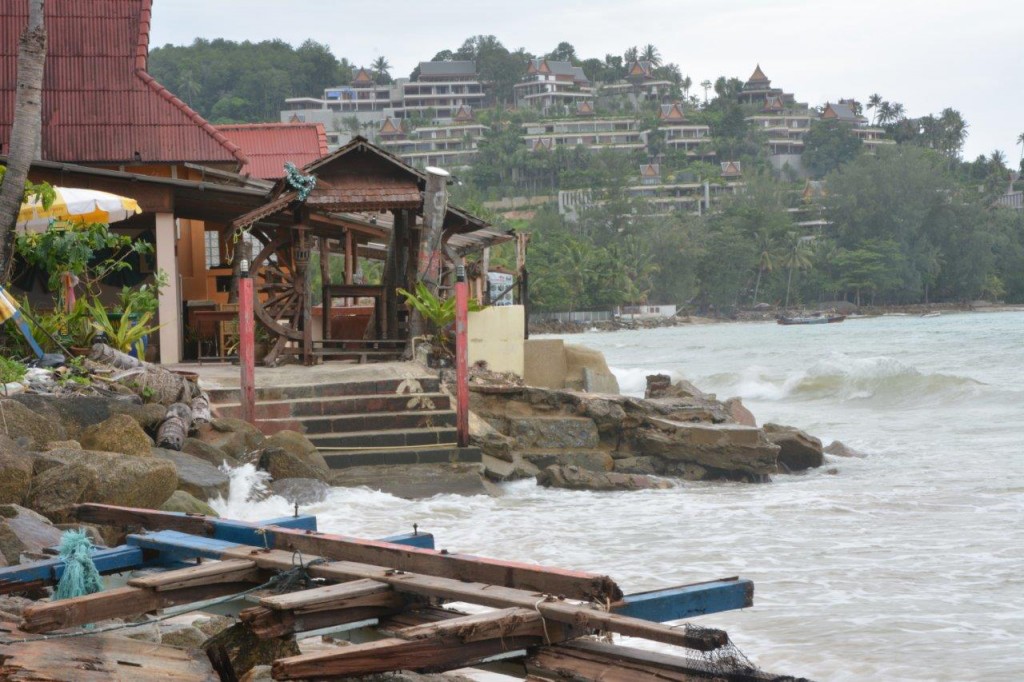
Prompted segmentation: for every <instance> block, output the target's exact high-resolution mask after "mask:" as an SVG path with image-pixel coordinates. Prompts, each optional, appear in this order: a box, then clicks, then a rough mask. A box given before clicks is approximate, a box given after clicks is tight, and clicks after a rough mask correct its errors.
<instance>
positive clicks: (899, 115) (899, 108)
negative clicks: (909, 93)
mask: <svg viewBox="0 0 1024 682" xmlns="http://www.w3.org/2000/svg"><path fill="white" fill-rule="evenodd" d="M905 113H906V110H905V109H904V108H903V105H902V104H900V103H899V102H893V103H892V120H893V121H894V122H899V121H902V120H903V119H904V118H906V116H905V115H904V114H905Z"/></svg>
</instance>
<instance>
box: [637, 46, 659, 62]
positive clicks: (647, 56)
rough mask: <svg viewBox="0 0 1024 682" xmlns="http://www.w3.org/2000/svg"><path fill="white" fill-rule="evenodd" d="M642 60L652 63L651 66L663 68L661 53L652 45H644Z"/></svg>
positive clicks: (641, 54) (641, 53)
mask: <svg viewBox="0 0 1024 682" xmlns="http://www.w3.org/2000/svg"><path fill="white" fill-rule="evenodd" d="M640 59H642V60H644V61H645V62H650V63H651V66H661V52H659V51H658V48H656V47H655V46H654V45H652V44H651V43H647V44H646V45H644V49H643V50H642V51H641V52H640Z"/></svg>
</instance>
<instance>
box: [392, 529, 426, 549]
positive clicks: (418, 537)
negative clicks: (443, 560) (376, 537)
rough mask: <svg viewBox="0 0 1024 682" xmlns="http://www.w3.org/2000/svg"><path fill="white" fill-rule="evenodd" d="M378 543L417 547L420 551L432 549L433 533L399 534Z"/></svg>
mask: <svg viewBox="0 0 1024 682" xmlns="http://www.w3.org/2000/svg"><path fill="white" fill-rule="evenodd" d="M380 541H381V542H390V543H392V544H395V545H407V546H409V547H419V548H420V549H434V534H433V533H420V532H416V533H399V534H398V535H389V536H387V537H386V538H381V539H380Z"/></svg>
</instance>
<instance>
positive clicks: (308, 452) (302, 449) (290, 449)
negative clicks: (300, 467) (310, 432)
mask: <svg viewBox="0 0 1024 682" xmlns="http://www.w3.org/2000/svg"><path fill="white" fill-rule="evenodd" d="M264 446H265V447H274V448H281V449H282V450H284V451H285V452H287V453H289V454H290V455H293V456H294V457H296V458H298V459H301V460H302V461H303V462H305V463H306V464H309V465H310V466H312V467H315V468H317V469H319V470H320V471H323V472H324V473H326V472H327V471H328V470H330V467H329V466H327V461H326V460H325V459H324V457H323V455H321V454H320V451H319V450H317V449H316V446H315V445H313V443H312V442H311V441H310V440H309V439H308V438H306V437H305V436H304V435H302V434H301V433H299V432H298V431H288V430H284V431H278V432H277V433H275V434H274V435H272V436H271V437H270V438H267V440H266V442H264Z"/></svg>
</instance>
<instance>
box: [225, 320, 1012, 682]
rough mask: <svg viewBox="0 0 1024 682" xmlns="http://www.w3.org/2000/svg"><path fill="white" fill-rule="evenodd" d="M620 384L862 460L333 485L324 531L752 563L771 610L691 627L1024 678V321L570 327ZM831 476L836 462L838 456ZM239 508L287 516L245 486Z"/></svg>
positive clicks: (774, 646)
mask: <svg viewBox="0 0 1024 682" xmlns="http://www.w3.org/2000/svg"><path fill="white" fill-rule="evenodd" d="M568 341H569V342H571V343H583V344H585V345H588V346H591V347H594V348H598V349H600V350H602V351H604V353H605V354H606V357H607V358H608V362H609V364H610V365H611V366H612V367H613V368H614V370H615V372H616V374H617V375H618V376H619V379H620V382H621V384H622V388H623V392H626V393H634V394H635V393H639V392H642V391H643V385H644V376H645V375H646V374H649V373H653V372H656V371H661V372H668V373H674V374H676V375H678V376H682V377H686V378H687V379H690V380H691V381H693V382H694V383H695V384H696V385H697V386H699V387H701V388H702V389H704V390H707V391H712V392H716V393H717V394H718V395H719V396H720V397H722V398H724V397H728V396H732V395H739V396H742V397H743V399H744V403H745V404H746V405H747V406H748V407H749V408H750V409H751V410H752V411H753V412H754V414H755V415H756V416H757V418H758V420H759V422H766V421H777V422H780V423H785V424H792V425H794V426H798V427H801V428H803V429H805V430H807V431H809V432H811V433H813V434H814V435H817V436H819V437H820V438H821V439H822V440H823V441H825V442H828V441H830V440H832V439H839V440H841V441H843V442H844V443H846V444H847V445H849V446H851V447H853V448H855V449H857V450H860V451H863V452H864V453H867V455H868V456H867V457H866V458H864V459H837V460H833V461H831V462H830V463H829V465H828V466H827V467H824V468H823V470H817V471H815V472H812V473H809V474H807V475H802V476H779V477H777V478H776V480H775V482H774V483H772V484H769V485H746V484H692V483H690V484H683V485H681V486H680V487H678V488H674V489H671V490H658V491H643V492H633V493H585V492H583V493H580V492H567V491H557V490H545V489H540V488H537V487H536V486H535V485H533V484H532V483H531V482H518V483H514V484H511V485H509V486H507V488H506V492H507V494H506V495H505V496H504V497H500V498H489V497H482V496H481V497H472V498H464V497H456V496H448V495H442V496H438V497H435V498H432V499H429V500H420V501H406V500H399V499H396V498H393V497H391V496H388V495H384V494H381V493H377V492H373V491H369V490H361V489H356V490H348V489H337V490H336V492H335V493H334V494H333V495H332V497H331V498H330V499H329V500H328V501H327V502H326V503H324V504H322V505H318V506H316V507H313V508H310V509H309V510H308V511H309V512H310V513H316V514H318V515H319V516H320V519H321V527H322V528H324V529H327V530H334V531H338V532H344V533H351V534H357V535H363V536H368V537H374V536H380V535H387V534H390V533H394V532H400V531H404V530H408V529H411V527H412V524H413V523H417V524H419V526H420V527H421V528H422V529H424V530H429V531H431V532H433V533H434V534H435V535H436V536H437V538H438V542H439V546H440V547H446V548H449V549H451V550H453V551H459V552H467V553H477V554H483V555H489V556H496V557H506V558H514V559H523V558H529V559H532V560H535V561H537V562H539V563H547V564H553V565H560V566H565V567H572V568H578V569H583V570H592V571H599V572H602V573H606V574H608V575H611V576H612V577H614V578H615V579H616V580H617V581H618V582H619V584H620V585H622V586H623V588H624V589H625V590H626V591H627V592H633V591H640V590H646V589H653V588H658V587H666V586H670V585H677V584H681V583H685V582H695V581H700V580H708V579H713V578H718V577H726V576H733V575H739V576H742V577H745V578H750V579H752V580H753V581H754V583H755V586H756V588H755V605H754V607H753V608H751V609H747V610H745V611H742V612H731V613H724V614H714V615H710V616H706V617H703V618H700V619H698V620H697V622H699V623H700V624H703V625H707V626H713V627H721V628H725V629H727V630H728V631H729V633H730V635H731V636H732V638H733V640H734V641H735V642H736V643H737V644H738V645H739V646H740V648H741V649H742V650H743V651H744V652H745V653H746V654H747V655H748V656H749V657H750V658H751V659H752V660H753V661H754V662H755V663H757V664H758V665H760V666H762V667H764V668H765V669H768V670H772V671H775V672H780V673H789V674H794V675H805V676H808V677H812V678H816V679H819V680H883V679H884V680H1020V679H1024V448H1022V446H1021V441H1022V438H1024V314H1022V313H999V314H960V315H944V316H942V317H937V318H916V317H885V318H876V319H870V320H849V321H847V322H845V323H843V324H841V325H822V326H809V327H781V326H778V325H775V324H729V325H711V326H693V327H677V328H670V329H658V330H646V331H637V332H616V333H591V334H583V335H579V336H574V337H569V338H568ZM831 468H834V469H835V470H837V471H836V472H835V473H829V472H828V471H826V470H827V469H831ZM223 509H224V510H225V511H226V512H227V513H228V514H230V515H232V516H235V517H249V518H256V517H266V516H269V515H271V514H277V513H280V514H284V513H288V511H289V509H288V507H287V504H286V503H284V502H283V501H282V500H277V499H271V500H269V501H267V502H263V503H261V507H260V508H253V507H252V506H251V505H247V504H245V503H244V502H242V501H241V500H234V501H233V502H229V503H227V504H226V505H225V506H224V507H223Z"/></svg>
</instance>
